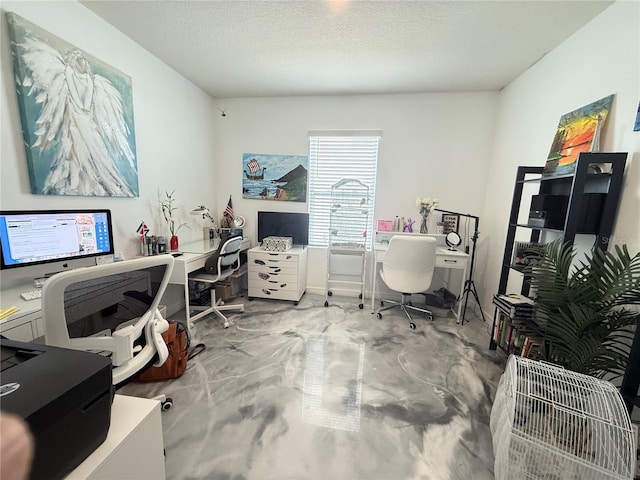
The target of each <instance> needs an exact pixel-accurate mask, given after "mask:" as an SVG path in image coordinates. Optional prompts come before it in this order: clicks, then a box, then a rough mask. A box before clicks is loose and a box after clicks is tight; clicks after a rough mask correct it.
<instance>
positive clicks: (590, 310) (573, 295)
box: [526, 240, 640, 377]
mask: <svg viewBox="0 0 640 480" xmlns="http://www.w3.org/2000/svg"><path fill="white" fill-rule="evenodd" d="M575 257H576V252H575V250H574V249H573V247H572V246H571V244H568V243H562V242H561V241H559V240H558V241H555V242H551V243H549V244H546V245H541V246H539V247H536V248H534V249H532V251H531V255H530V258H531V259H532V263H531V264H530V266H529V267H528V269H527V272H526V273H527V274H529V275H530V282H531V288H532V291H533V292H535V293H534V296H535V300H536V305H535V317H536V321H537V323H538V324H539V325H540V326H541V329H542V330H543V332H544V333H543V345H541V348H540V351H539V358H540V359H542V360H546V361H549V362H552V363H556V364H559V365H562V366H564V367H565V368H568V369H570V370H574V371H576V372H579V373H585V374H587V375H593V376H599V377H601V376H603V375H604V374H606V373H614V374H621V373H622V372H623V371H624V369H625V367H626V363H627V358H628V353H627V352H628V347H627V345H629V342H630V339H631V338H632V337H633V333H632V330H630V328H629V327H630V326H632V325H634V324H635V323H636V319H637V316H638V315H639V313H638V311H637V310H636V311H634V310H630V309H629V307H630V306H632V305H640V253H638V254H636V255H634V256H633V257H631V255H629V251H628V249H627V247H626V245H623V246H617V245H616V246H615V248H614V251H613V252H611V251H606V250H600V249H598V250H596V251H595V252H593V253H591V254H588V255H586V256H585V259H584V260H581V261H576V259H575Z"/></svg>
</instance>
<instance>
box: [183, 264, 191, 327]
mask: <svg viewBox="0 0 640 480" xmlns="http://www.w3.org/2000/svg"><path fill="white" fill-rule="evenodd" d="M184 314H185V319H186V324H187V328H188V329H189V333H191V331H192V329H193V323H192V322H191V307H190V305H189V274H188V273H187V272H186V271H185V274H184Z"/></svg>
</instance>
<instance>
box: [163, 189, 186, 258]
mask: <svg viewBox="0 0 640 480" xmlns="http://www.w3.org/2000/svg"><path fill="white" fill-rule="evenodd" d="M174 193H175V190H173V191H172V192H171V193H169V192H165V193H164V195H165V196H164V198H163V199H162V200H160V208H161V209H162V216H163V217H164V220H165V221H166V222H167V225H168V226H169V232H170V233H171V239H170V240H169V246H170V248H171V250H172V251H175V250H178V232H179V231H180V229H181V228H182V227H185V226H186V227H189V225H187V224H186V223H185V222H183V223H179V222H176V220H175V219H174V218H173V212H175V211H176V210H177V209H178V208H177V207H174V206H173V202H174V201H175V197H174Z"/></svg>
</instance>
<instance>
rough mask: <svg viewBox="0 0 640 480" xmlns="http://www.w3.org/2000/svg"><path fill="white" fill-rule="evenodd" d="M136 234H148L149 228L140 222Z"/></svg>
mask: <svg viewBox="0 0 640 480" xmlns="http://www.w3.org/2000/svg"><path fill="white" fill-rule="evenodd" d="M136 232H137V233H139V234H140V235H146V234H147V233H149V227H147V224H146V223H144V222H141V223H140V225H139V226H138V229H137V230H136Z"/></svg>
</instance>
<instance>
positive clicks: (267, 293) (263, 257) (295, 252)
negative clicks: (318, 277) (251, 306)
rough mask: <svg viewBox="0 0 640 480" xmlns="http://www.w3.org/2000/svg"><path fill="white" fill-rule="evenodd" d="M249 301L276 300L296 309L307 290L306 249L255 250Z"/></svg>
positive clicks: (250, 261) (251, 258) (250, 267)
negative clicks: (290, 302) (285, 301)
mask: <svg viewBox="0 0 640 480" xmlns="http://www.w3.org/2000/svg"><path fill="white" fill-rule="evenodd" d="M247 263H248V285H249V294H248V297H249V300H252V299H253V298H273V299H276V300H290V301H292V302H294V304H295V305H297V304H298V301H299V300H300V298H301V297H302V295H303V294H304V292H305V290H306V288H307V249H306V248H305V247H301V246H294V247H293V248H291V249H290V250H287V251H286V252H271V251H267V250H264V249H263V248H262V247H254V248H252V249H251V250H249V254H248V260H247Z"/></svg>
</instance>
